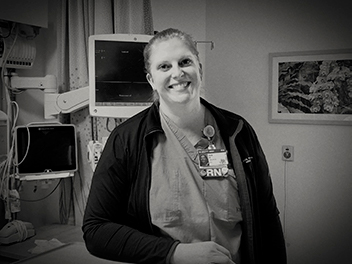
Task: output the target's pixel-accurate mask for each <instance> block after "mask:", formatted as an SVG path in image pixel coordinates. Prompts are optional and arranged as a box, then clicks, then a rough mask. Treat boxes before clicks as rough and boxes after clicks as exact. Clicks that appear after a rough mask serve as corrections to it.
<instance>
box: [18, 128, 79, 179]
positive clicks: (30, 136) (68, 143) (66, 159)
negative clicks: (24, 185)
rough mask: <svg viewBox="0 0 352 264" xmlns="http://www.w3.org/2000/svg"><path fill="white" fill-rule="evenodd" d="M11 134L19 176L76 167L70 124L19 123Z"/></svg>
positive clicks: (75, 152) (74, 137)
mask: <svg viewBox="0 0 352 264" xmlns="http://www.w3.org/2000/svg"><path fill="white" fill-rule="evenodd" d="M15 136H16V163H17V169H18V173H19V174H20V175H21V174H40V173H55V172H67V171H75V170H77V142H76V130H75V127H74V125H70V124H67V125H53V126H51V125H50V126H47V125H45V126H20V127H17V128H16V132H15Z"/></svg>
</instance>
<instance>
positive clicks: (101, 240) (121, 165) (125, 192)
mask: <svg viewBox="0 0 352 264" xmlns="http://www.w3.org/2000/svg"><path fill="white" fill-rule="evenodd" d="M128 160H129V153H128V151H127V150H126V148H124V145H123V144H122V141H121V140H120V138H119V136H118V135H117V134H116V133H115V134H114V135H111V136H110V137H109V140H108V142H107V143H106V146H105V148H104V151H103V154H102V156H101V158H100V160H99V162H98V165H97V168H96V170H95V173H94V175H93V179H92V183H91V188H90V192H89V196H88V200H87V205H86V209H85V214H84V219H83V227H82V230H83V233H84V240H85V243H86V247H87V249H88V251H89V252H90V253H91V254H93V255H95V256H97V257H101V258H104V259H109V260H114V261H122V262H132V263H167V261H168V260H167V259H168V258H169V257H170V253H172V252H171V251H172V250H174V248H175V246H176V245H177V242H175V241H174V240H173V239H171V238H165V237H158V236H155V235H153V234H147V233H146V232H143V231H141V230H139V228H138V226H139V225H138V221H143V220H142V219H135V217H132V216H130V215H128V213H127V208H128V201H129V198H130V189H131V180H130V177H129V176H128V175H129V171H128V170H129V169H131V167H129V166H131V165H132V164H129V161H128Z"/></svg>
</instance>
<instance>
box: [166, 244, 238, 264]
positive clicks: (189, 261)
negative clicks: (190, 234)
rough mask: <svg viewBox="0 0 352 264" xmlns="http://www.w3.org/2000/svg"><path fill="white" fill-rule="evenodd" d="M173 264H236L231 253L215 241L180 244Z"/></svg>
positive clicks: (172, 259) (172, 260) (173, 258)
mask: <svg viewBox="0 0 352 264" xmlns="http://www.w3.org/2000/svg"><path fill="white" fill-rule="evenodd" d="M171 263H172V264H210V263H217V264H235V262H233V261H232V260H231V254H230V252H229V251H228V250H227V249H226V248H224V247H223V246H220V245H219V244H217V243H215V242H213V241H207V242H197V243H190V244H184V243H181V244H179V245H178V246H177V247H176V249H175V252H174V255H173V257H172V258H171Z"/></svg>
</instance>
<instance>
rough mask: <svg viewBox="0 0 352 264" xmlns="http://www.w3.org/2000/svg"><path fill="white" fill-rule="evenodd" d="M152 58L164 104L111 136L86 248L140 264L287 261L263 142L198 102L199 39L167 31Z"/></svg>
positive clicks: (89, 210) (93, 195)
mask: <svg viewBox="0 0 352 264" xmlns="http://www.w3.org/2000/svg"><path fill="white" fill-rule="evenodd" d="M144 59H145V68H146V71H147V76H146V77H147V80H148V82H149V83H150V85H151V86H152V88H153V89H154V91H155V93H157V95H158V100H156V101H155V102H154V104H153V105H152V106H151V107H149V108H147V109H146V110H144V111H143V112H141V113H139V114H137V115H135V116H133V117H131V118H130V119H128V120H127V121H125V122H124V123H123V124H121V125H119V126H118V127H117V128H115V130H114V131H113V132H112V133H111V134H110V137H109V139H108V141H107V143H106V145H105V148H104V151H103V153H102V156H101V158H100V160H99V163H98V165H97V167H96V170H95V172H94V176H93V181H92V185H91V190H90V194H89V198H88V202H87V207H86V212H85V216H84V225H83V231H84V238H85V241H86V245H87V248H88V250H89V251H90V252H91V253H92V254H94V255H97V256H99V257H102V258H108V259H112V260H117V261H127V262H135V263H157V264H158V263H160V264H161V263H167V264H169V263H171V264H179V263H180V264H203V263H219V264H233V263H240V262H242V263H251V264H255V263H266V262H268V263H286V251H285V244H284V238H283V233H282V229H281V224H280V220H279V217H278V210H277V207H276V202H275V198H274V196H273V190H272V185H271V179H270V176H269V175H270V174H269V169H268V165H267V163H266V159H265V156H264V153H263V152H262V149H261V147H260V143H259V142H258V139H257V136H256V134H255V132H254V130H253V128H252V127H251V126H250V125H249V124H248V122H247V121H246V120H245V119H244V118H242V117H240V116H238V115H236V114H234V113H231V112H229V111H226V110H224V109H220V108H218V107H216V106H214V105H212V104H210V103H208V102H207V101H205V100H204V99H203V98H201V97H200V89H201V86H202V68H201V64H200V62H199V57H198V51H197V49H196V47H195V44H194V42H193V40H192V38H191V37H190V36H189V35H187V34H186V33H184V32H181V31H179V30H177V29H166V30H164V31H162V32H160V33H158V34H157V35H155V36H154V37H153V38H152V39H151V40H150V42H149V44H148V45H147V46H146V48H145V50H144ZM201 157H207V158H208V159H209V160H208V162H205V161H204V158H201ZM242 160H244V161H242ZM204 172H206V173H204ZM208 172H209V173H208ZM247 179H251V180H250V181H247ZM259 197H260V199H258V198H259ZM254 218H255V219H254Z"/></svg>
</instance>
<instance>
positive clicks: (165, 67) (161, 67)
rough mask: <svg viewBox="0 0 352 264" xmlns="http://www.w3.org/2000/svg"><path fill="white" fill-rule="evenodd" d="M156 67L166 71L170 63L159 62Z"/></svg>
mask: <svg viewBox="0 0 352 264" xmlns="http://www.w3.org/2000/svg"><path fill="white" fill-rule="evenodd" d="M158 69H160V70H162V71H167V70H168V69H170V65H168V64H160V65H159V67H158Z"/></svg>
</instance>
